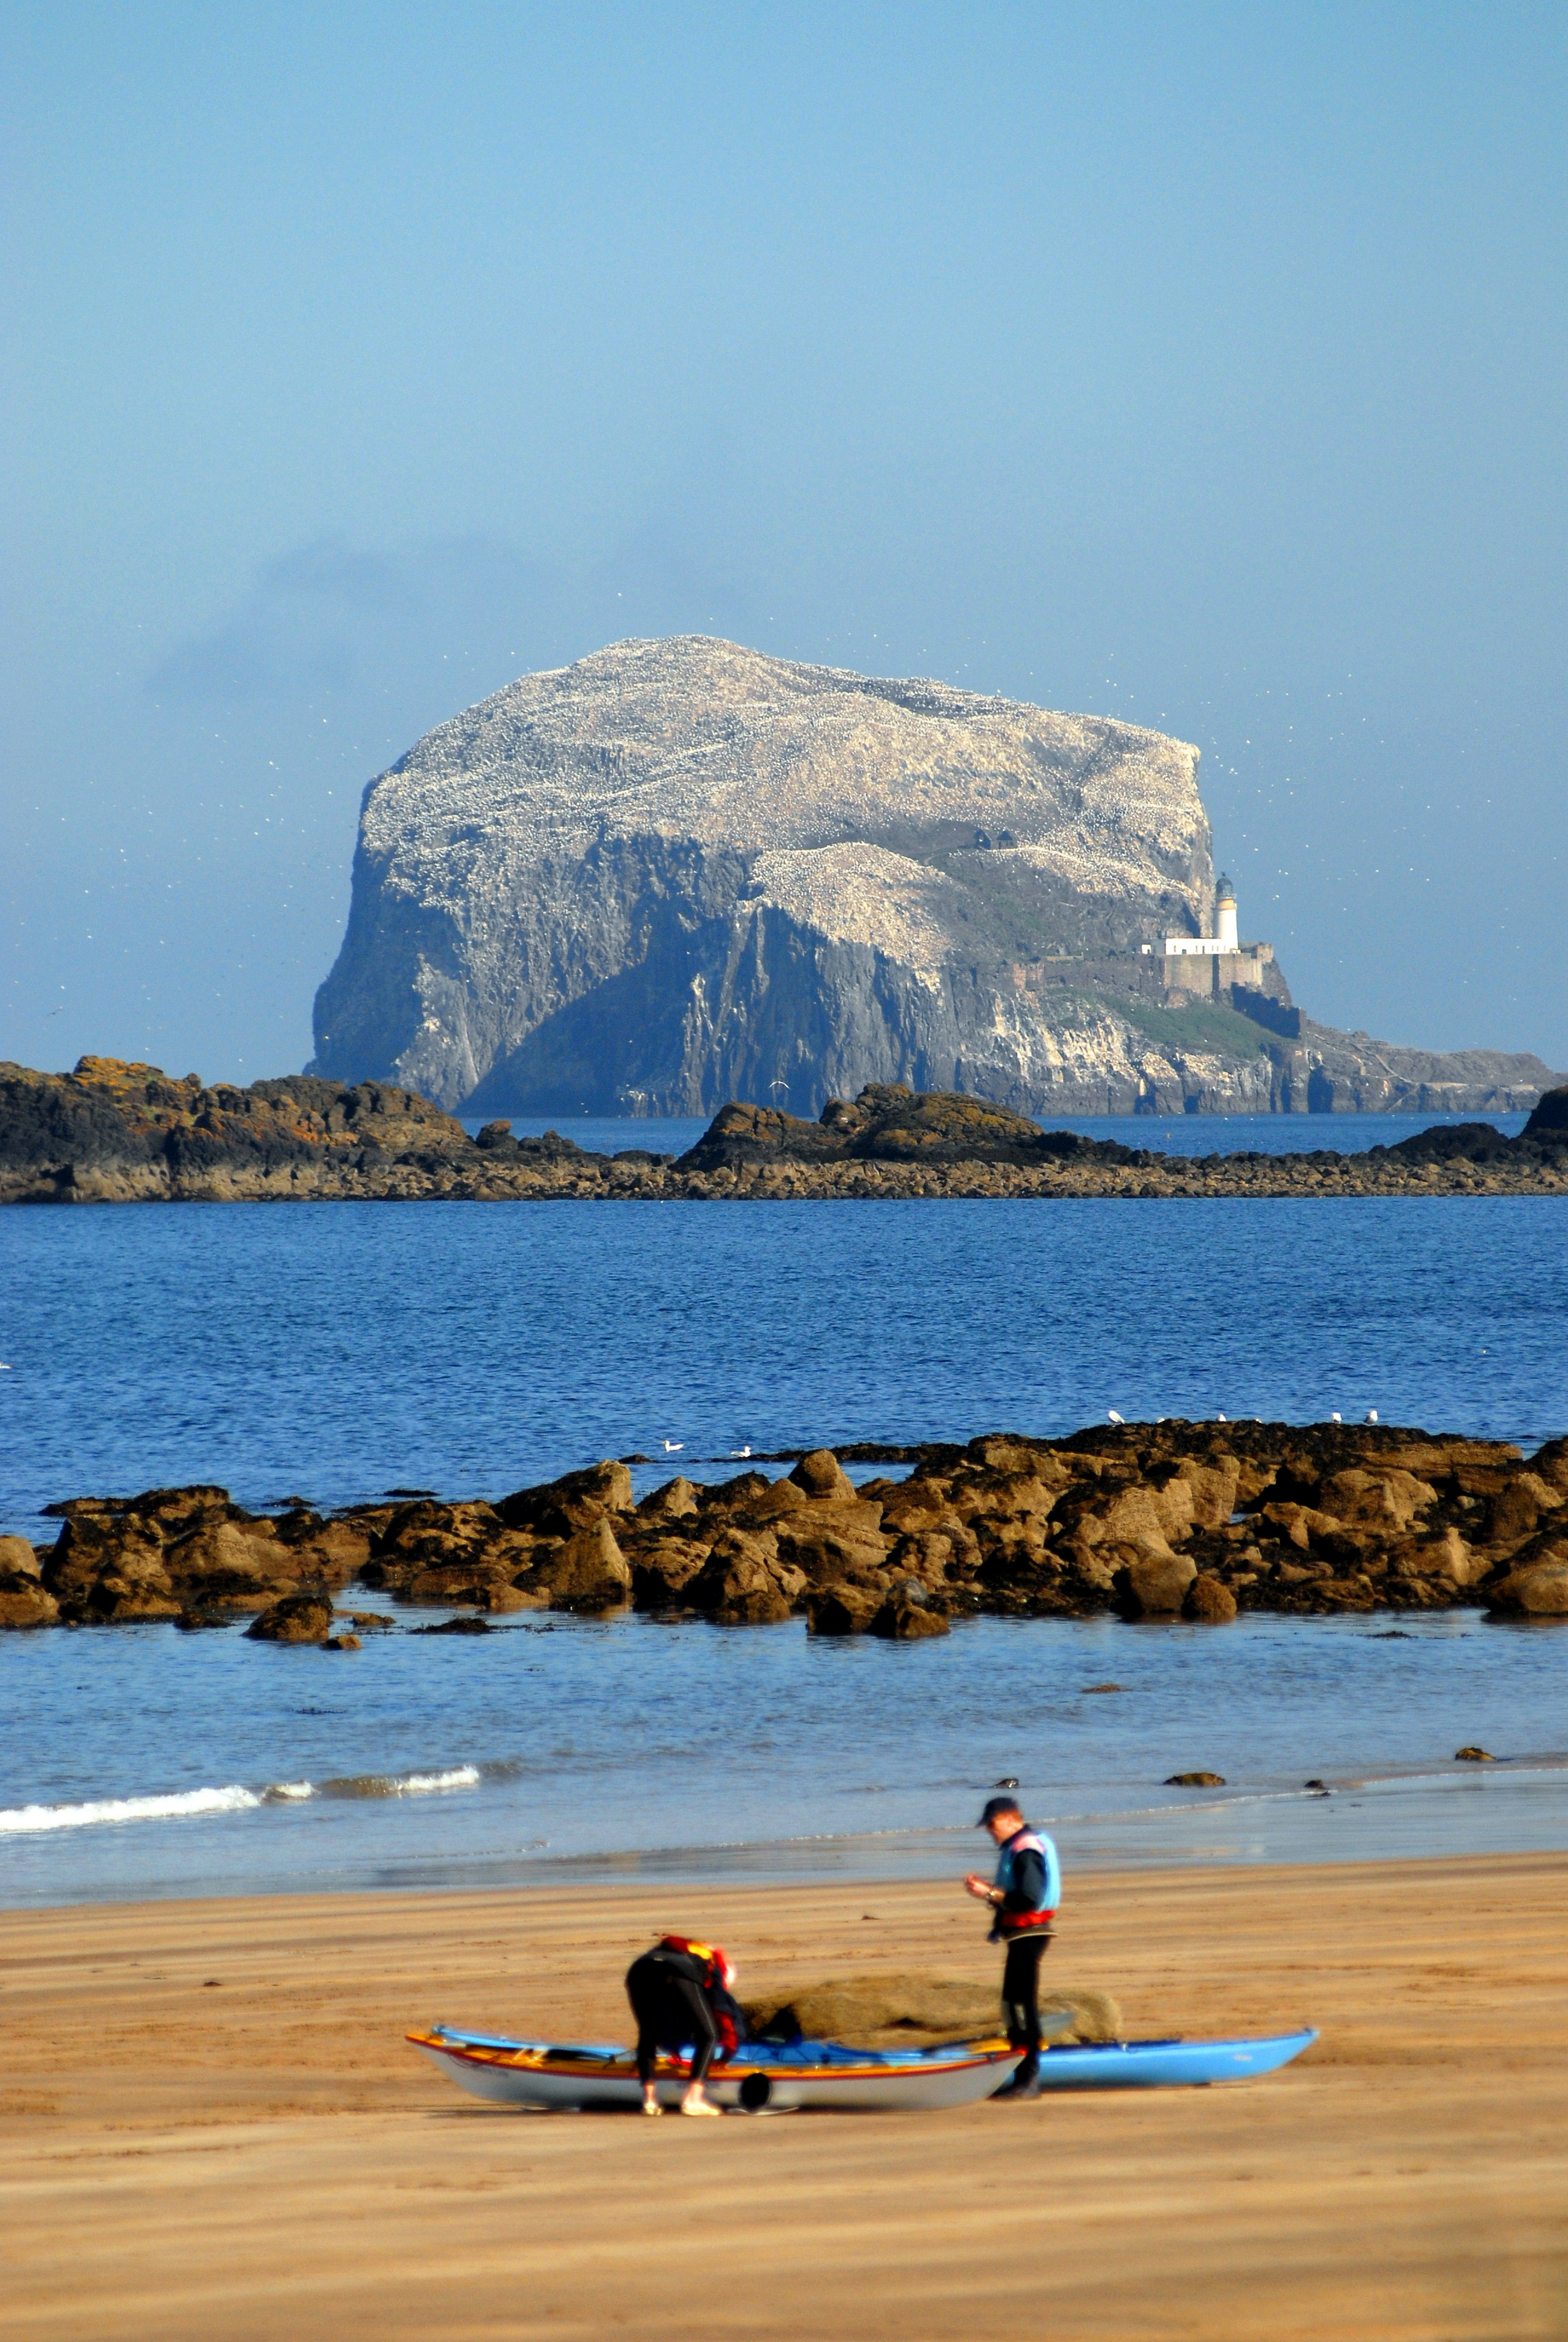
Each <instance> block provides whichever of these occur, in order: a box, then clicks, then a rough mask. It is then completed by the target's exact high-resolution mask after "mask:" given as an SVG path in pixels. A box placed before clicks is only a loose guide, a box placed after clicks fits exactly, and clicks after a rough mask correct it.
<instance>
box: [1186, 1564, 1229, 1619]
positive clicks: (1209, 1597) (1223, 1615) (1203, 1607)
mask: <svg viewBox="0 0 1568 2342" xmlns="http://www.w3.org/2000/svg"><path fill="white" fill-rule="evenodd" d="M1235 1615H1236V1597H1235V1596H1234V1595H1233V1593H1232V1592H1231V1589H1230V1587H1229V1586H1226V1585H1225V1584H1224V1583H1223V1580H1222V1579H1220V1578H1218V1577H1213V1576H1210V1575H1209V1572H1208V1571H1207V1570H1200V1571H1199V1573H1198V1575H1197V1576H1196V1577H1194V1578H1193V1582H1192V1584H1191V1586H1188V1588H1187V1591H1186V1596H1185V1598H1184V1600H1183V1604H1182V1616H1183V1618H1194V1619H1199V1620H1202V1621H1203V1624H1204V1625H1205V1626H1223V1625H1225V1624H1226V1622H1227V1621H1228V1620H1230V1619H1232V1618H1233V1617H1234V1616H1235Z"/></svg>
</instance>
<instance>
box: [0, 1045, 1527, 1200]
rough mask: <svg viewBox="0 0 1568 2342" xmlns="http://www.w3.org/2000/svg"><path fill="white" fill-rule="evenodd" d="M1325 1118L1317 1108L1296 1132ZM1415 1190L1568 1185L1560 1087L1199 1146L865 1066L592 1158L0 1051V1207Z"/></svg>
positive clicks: (411, 1115) (407, 1096)
mask: <svg viewBox="0 0 1568 2342" xmlns="http://www.w3.org/2000/svg"><path fill="white" fill-rule="evenodd" d="M656 1128H657V1126H656V1125H654V1126H652V1130H656ZM1307 1129H1310V1130H1311V1132H1312V1135H1313V1137H1317V1136H1320V1135H1321V1136H1324V1137H1326V1136H1330V1135H1331V1134H1332V1131H1333V1121H1332V1118H1330V1117H1328V1116H1322V1117H1312V1118H1310V1120H1309V1121H1308V1123H1307V1125H1306V1126H1305V1128H1303V1136H1305V1135H1306V1130H1307ZM1409 1195H1415V1196H1434V1195H1449V1196H1456V1195H1534V1196H1558V1195H1568V1087H1565V1088H1563V1089H1559V1090H1553V1091H1550V1092H1548V1093H1547V1095H1546V1096H1544V1097H1543V1098H1542V1099H1541V1100H1540V1101H1539V1103H1538V1104H1537V1105H1536V1106H1535V1109H1534V1111H1533V1114H1532V1116H1531V1119H1530V1122H1529V1124H1528V1126H1526V1128H1525V1130H1524V1131H1523V1133H1522V1135H1521V1136H1519V1137H1518V1138H1506V1137H1504V1136H1503V1134H1502V1133H1501V1132H1500V1131H1499V1130H1498V1129H1497V1128H1496V1127H1495V1126H1494V1125H1493V1124H1491V1123H1485V1122H1478V1123H1469V1124H1461V1125H1457V1126H1455V1125H1440V1126H1437V1127H1435V1128H1433V1129H1431V1130H1427V1131H1423V1132H1420V1133H1417V1134H1416V1135H1415V1136H1412V1137H1410V1138H1407V1139H1403V1140H1402V1141H1400V1143H1399V1144H1398V1145H1397V1146H1388V1147H1383V1146H1375V1147H1372V1148H1370V1149H1368V1150H1367V1151H1365V1152H1364V1153H1357V1154H1337V1153H1333V1152H1332V1151H1330V1150H1328V1149H1326V1148H1323V1147H1322V1146H1319V1147H1316V1148H1313V1150H1312V1151H1311V1152H1303V1153H1300V1154H1291V1155H1263V1154H1239V1155H1206V1156H1195V1157H1194V1156H1180V1155H1166V1154H1160V1153H1156V1152H1154V1151H1153V1150H1152V1149H1149V1148H1145V1147H1136V1146H1123V1145H1121V1144H1120V1142H1118V1141H1116V1140H1114V1139H1092V1138H1084V1137H1082V1136H1076V1135H1074V1133H1072V1132H1069V1131H1050V1130H1042V1129H1041V1128H1040V1126H1038V1124H1036V1123H1034V1122H1030V1121H1028V1120H1027V1119H1025V1117H1024V1116H1022V1115H1019V1114H1014V1113H1013V1112H1012V1111H1011V1110H1010V1109H1009V1108H1007V1107H1005V1106H993V1105H990V1104H988V1103H987V1102H986V1101H985V1100H984V1099H982V1098H975V1097H970V1096H962V1095H958V1094H955V1093H952V1092H943V1091H935V1092H916V1091H912V1090H910V1089H908V1088H906V1087H905V1086H904V1085H902V1084H900V1083H893V1084H869V1085H868V1086H866V1087H865V1088H864V1090H863V1091H862V1092H861V1094H860V1096H859V1097H858V1098H856V1099H855V1100H854V1102H853V1103H851V1102H850V1101H848V1100H846V1099H843V1098H834V1099H830V1100H829V1102H828V1104H827V1106H825V1107H824V1110H823V1113H822V1116H821V1117H820V1119H819V1120H817V1121H815V1122H807V1121H805V1120H804V1119H801V1118H800V1117H797V1116H794V1115H788V1114H784V1113H781V1112H778V1111H776V1110H775V1109H774V1108H772V1107H766V1106H738V1105H737V1106H725V1107H724V1108H723V1109H722V1110H721V1112H720V1113H718V1114H717V1115H715V1116H714V1120H713V1122H712V1124H711V1126H709V1128H708V1130H707V1131H706V1133H705V1134H704V1136H703V1138H702V1139H701V1141H700V1142H699V1143H698V1145H697V1146H694V1147H693V1148H692V1149H691V1150H690V1151H689V1152H688V1153H687V1154H685V1155H684V1156H681V1157H679V1158H678V1159H677V1158H675V1157H674V1156H670V1155H665V1154H658V1153H656V1152H654V1151H653V1150H651V1149H648V1148H644V1147H628V1148H625V1149H624V1150H623V1151H622V1152H621V1153H620V1154H618V1155H614V1156H606V1155H595V1154H590V1153H588V1152H586V1151H585V1150H584V1148H582V1147H580V1146H576V1145H575V1144H574V1142H573V1141H572V1140H571V1139H569V1138H564V1137H562V1136H560V1135H559V1134H558V1133H556V1132H554V1131H547V1132H546V1133H545V1134H544V1136H542V1137H531V1138H522V1139H519V1138H515V1137H514V1136H513V1135H512V1131H511V1127H510V1125H509V1124H508V1123H506V1122H504V1121H503V1120H496V1121H494V1122H492V1123H489V1124H487V1125H486V1126H485V1127H484V1129H482V1130H481V1131H480V1133H479V1135H478V1136H477V1137H476V1138H471V1137H470V1136H469V1135H468V1133H467V1132H466V1131H465V1130H464V1127H463V1125H462V1124H461V1123H460V1122H458V1121H456V1120H454V1117H453V1116H450V1115H447V1114H444V1113H443V1112H442V1111H441V1109H440V1108H439V1107H438V1106H432V1105H431V1104H430V1103H429V1101H428V1100H427V1099H424V1098H422V1097H417V1096H414V1094H413V1093H412V1092H411V1091H408V1090H401V1089H394V1088H391V1087H389V1086H386V1085H385V1084H382V1083H377V1082H362V1083H360V1084H358V1085H357V1086H355V1087H353V1088H349V1087H346V1086H344V1085H343V1084H341V1083H337V1082H328V1081H322V1080H318V1079H315V1078H314V1077H313V1076H308V1075H303V1074H299V1075H293V1076H288V1077H287V1078H285V1079H279V1080H275V1081H263V1082H254V1083H252V1084H251V1086H249V1088H247V1089H239V1088H235V1087H233V1086H229V1085H227V1084H223V1083H219V1084H215V1085H214V1086H211V1087H204V1086H203V1085H202V1084H201V1082H200V1081H199V1080H198V1078H197V1076H195V1074H189V1075H187V1076H185V1078H184V1079H183V1080H175V1079H171V1077H170V1076H168V1075H166V1074H165V1073H163V1072H161V1071H160V1069H159V1068H158V1067H157V1066H139V1065H127V1064H125V1063H122V1062H121V1061H120V1060H119V1059H116V1058H111V1057H84V1058H83V1059H82V1060H81V1061H80V1063H79V1064H78V1065H77V1066H76V1067H75V1071H74V1072H73V1073H70V1074H39V1073H35V1072H32V1071H31V1070H29V1069H28V1068H27V1067H25V1066H5V1065H0V1203H13V1204H38V1203H51V1204H53V1203H65V1204H90V1203H171V1202H172V1203H191V1202H199V1203H270V1202H278V1203H285V1202H290V1201H294V1202H305V1201H314V1202H324V1201H325V1202H330V1201H347V1200H357V1201H376V1200H379V1201H386V1202H403V1203H417V1202H432V1201H449V1202H477V1203H504V1202H544V1201H552V1200H556V1199H561V1198H568V1197H570V1198H577V1199H582V1200H584V1201H594V1200H599V1201H613V1200H619V1201H643V1202H650V1203H654V1202H661V1201H662V1202H697V1203H701V1202H717V1201H724V1200H729V1201H734V1200H737V1199H745V1200H753V1201H768V1200H778V1201H784V1200H788V1199H792V1198H794V1199H799V1198H811V1197H814V1198H821V1199H824V1200H828V1199H836V1198H843V1199H846V1200H847V1199H851V1198H855V1197H864V1196H931V1197H981V1196H1035V1197H1039V1198H1042V1199H1047V1198H1050V1197H1053V1196H1121V1197H1128V1198H1134V1197H1153V1196H1409Z"/></svg>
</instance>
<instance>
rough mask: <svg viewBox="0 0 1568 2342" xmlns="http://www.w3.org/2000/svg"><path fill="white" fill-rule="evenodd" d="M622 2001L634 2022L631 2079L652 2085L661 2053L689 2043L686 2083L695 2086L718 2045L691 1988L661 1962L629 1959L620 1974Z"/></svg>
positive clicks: (708, 2017) (702, 2002)
mask: <svg viewBox="0 0 1568 2342" xmlns="http://www.w3.org/2000/svg"><path fill="white" fill-rule="evenodd" d="M626 1997H627V1998H628V1999H629V2000H630V2002H631V2004H632V2014H633V2016H634V2017H635V2018H636V2020H637V2079H638V2080H639V2081H640V2082H642V2083H643V2084H644V2085H646V2084H647V2083H649V2082H651V2081H652V2079H653V2077H654V2060H655V2058H656V2057H657V2056H658V2054H659V2051H660V2050H661V2049H678V2048H680V2047H682V2045H683V2044H684V2042H687V2041H690V2042H691V2043H692V2044H693V2051H694V2054H693V2057H692V2080H693V2081H694V2082H701V2081H702V2080H703V2078H704V2076H705V2075H706V2073H707V2070H708V2067H709V2066H710V2065H711V2064H712V2062H713V2055H714V2050H715V2048H716V2047H718V2039H719V2029H718V2027H717V2026H716V2025H715V2024H714V2014H713V2011H712V2009H711V2008H710V2007H708V2004H707V2002H706V2000H705V1999H704V1997H703V1995H702V1993H701V1992H700V1991H699V1990H698V1988H697V1987H696V1986H695V1985H694V1984H693V1983H692V1982H691V1980H690V1978H689V1977H683V1976H676V1975H674V1974H672V1972H671V1970H670V1969H669V1968H667V1967H665V1966H664V1964H663V1962H662V1961H657V1960H634V1961H633V1963H632V1965H631V1967H630V1968H628V1970H627V1971H626Z"/></svg>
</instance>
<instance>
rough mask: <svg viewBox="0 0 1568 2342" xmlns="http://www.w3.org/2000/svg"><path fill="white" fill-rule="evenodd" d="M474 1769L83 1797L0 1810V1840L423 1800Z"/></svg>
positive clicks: (461, 1785) (458, 1784)
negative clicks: (320, 1805)
mask: <svg viewBox="0 0 1568 2342" xmlns="http://www.w3.org/2000/svg"><path fill="white" fill-rule="evenodd" d="M480 1777H481V1776H480V1770H479V1767H478V1766H477V1765H453V1766H449V1767H447V1768H446V1769H445V1770H444V1772H439V1773H364V1774H358V1775H355V1776H353V1777H350V1778H348V1779H345V1780H341V1781H319V1782H318V1781H270V1782H268V1783H267V1785H266V1787H265V1788H261V1789H247V1788H246V1787H245V1786H244V1784H243V1783H241V1782H238V1781H234V1782H230V1783H229V1785H228V1786H227V1787H225V1788H221V1789H172V1790H170V1791H168V1792H167V1794H166V1795H165V1796H162V1797H89V1798H85V1799H84V1800H83V1801H82V1803H80V1804H79V1805H68V1806H66V1805H61V1806H12V1807H0V1837H30V1836H32V1835H34V1834H35V1833H37V1832H40V1831H44V1830H67V1829H95V1828H102V1827H112V1826H115V1825H117V1824H122V1823H125V1822H171V1821H186V1820H191V1819H193V1818H199V1817H201V1816H203V1815H207V1814H243V1813H251V1812H254V1811H255V1809H256V1808H257V1807H261V1806H300V1805H305V1804H306V1803H308V1802H309V1801H310V1800H311V1799H313V1798H316V1797H431V1796H434V1795H439V1794H440V1793H441V1792H442V1791H444V1790H448V1789H473V1788H476V1787H478V1785H479V1780H480Z"/></svg>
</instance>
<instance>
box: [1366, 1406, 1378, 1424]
mask: <svg viewBox="0 0 1568 2342" xmlns="http://www.w3.org/2000/svg"><path fill="white" fill-rule="evenodd" d="M1366 1419H1367V1421H1368V1423H1375V1422H1376V1421H1377V1409H1376V1407H1375V1406H1369V1407H1368V1408H1367V1411H1366Z"/></svg>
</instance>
